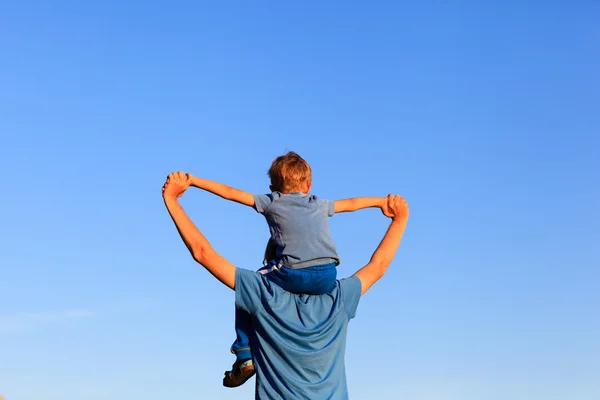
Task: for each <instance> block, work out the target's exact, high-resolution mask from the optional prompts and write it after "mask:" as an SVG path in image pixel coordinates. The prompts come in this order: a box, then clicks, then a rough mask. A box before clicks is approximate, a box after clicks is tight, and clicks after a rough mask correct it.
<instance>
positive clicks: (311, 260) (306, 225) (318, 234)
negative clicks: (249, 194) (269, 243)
mask: <svg viewBox="0 0 600 400" xmlns="http://www.w3.org/2000/svg"><path fill="white" fill-rule="evenodd" d="M254 207H255V208H256V211H258V212H259V213H261V214H263V215H264V216H265V218H266V220H267V223H268V224H269V230H270V231H271V238H272V240H273V241H274V242H275V244H276V245H277V258H278V260H279V262H281V264H282V265H283V266H285V267H287V268H292V269H299V268H305V267H311V266H315V265H319V264H330V263H332V262H334V263H336V265H337V264H339V263H340V257H339V256H338V254H337V250H336V248H335V244H334V243H333V240H332V238H331V234H330V232H329V225H328V217H331V216H333V215H334V214H335V207H334V202H333V200H322V199H320V198H318V197H317V196H315V195H312V194H304V193H287V194H282V193H279V192H273V193H270V194H258V195H254ZM267 261H270V260H267Z"/></svg>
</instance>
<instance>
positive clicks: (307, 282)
mask: <svg viewBox="0 0 600 400" xmlns="http://www.w3.org/2000/svg"><path fill="white" fill-rule="evenodd" d="M259 272H261V273H264V274H265V277H267V279H269V280H270V281H271V282H273V283H275V284H276V285H278V286H280V287H281V288H282V289H284V290H287V291H288V292H292V293H305V294H325V293H329V292H330V291H331V289H333V287H334V286H335V282H336V279H337V268H336V265H335V263H331V264H324V265H315V266H314V267H307V268H301V269H291V268H286V267H283V266H279V267H277V266H276V264H274V263H273V262H271V264H270V265H269V266H267V267H265V268H263V269H261V270H259ZM251 331H252V317H251V316H250V314H248V313H247V312H246V311H244V310H241V309H239V308H237V307H236V309H235V333H236V339H235V342H233V345H232V346H231V352H232V353H233V354H235V356H236V357H237V359H238V360H245V359H248V358H252V351H251V347H250V333H251Z"/></svg>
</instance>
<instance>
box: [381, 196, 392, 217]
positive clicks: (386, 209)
mask: <svg viewBox="0 0 600 400" xmlns="http://www.w3.org/2000/svg"><path fill="white" fill-rule="evenodd" d="M389 196H391V194H390V195H389ZM389 196H388V197H384V198H383V199H382V202H381V212H382V213H383V215H385V216H386V217H388V218H394V213H393V212H392V210H391V209H390V205H389Z"/></svg>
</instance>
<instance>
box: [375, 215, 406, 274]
mask: <svg viewBox="0 0 600 400" xmlns="http://www.w3.org/2000/svg"><path fill="white" fill-rule="evenodd" d="M407 222H408V218H397V219H394V220H393V221H392V223H391V224H390V226H389V227H388V230H387V232H386V233H385V236H384V237H383V239H382V240H381V242H380V243H379V246H377V249H376V250H375V252H374V253H373V256H371V261H370V264H374V265H376V266H377V268H380V269H381V270H380V272H381V274H383V273H384V272H385V270H386V269H387V267H388V266H389V265H390V263H391V262H392V260H393V259H394V256H395V255H396V251H397V250H398V247H399V246H400V241H401V240H402V235H404V230H405V229H406V223H407Z"/></svg>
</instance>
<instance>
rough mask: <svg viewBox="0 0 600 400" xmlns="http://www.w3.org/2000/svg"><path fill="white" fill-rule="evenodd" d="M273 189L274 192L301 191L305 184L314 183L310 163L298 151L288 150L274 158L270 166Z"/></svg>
mask: <svg viewBox="0 0 600 400" xmlns="http://www.w3.org/2000/svg"><path fill="white" fill-rule="evenodd" d="M269 178H271V190H272V191H274V192H281V193H284V194H285V193H290V192H296V191H301V190H302V189H304V188H303V185H305V184H308V186H310V184H311V183H312V171H311V169H310V165H308V163H307V162H306V161H305V160H304V159H303V158H302V157H300V156H299V155H298V154H297V153H295V152H293V151H288V152H287V153H285V154H284V155H282V156H279V157H277V158H276V159H274V160H273V163H272V164H271V168H269Z"/></svg>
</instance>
